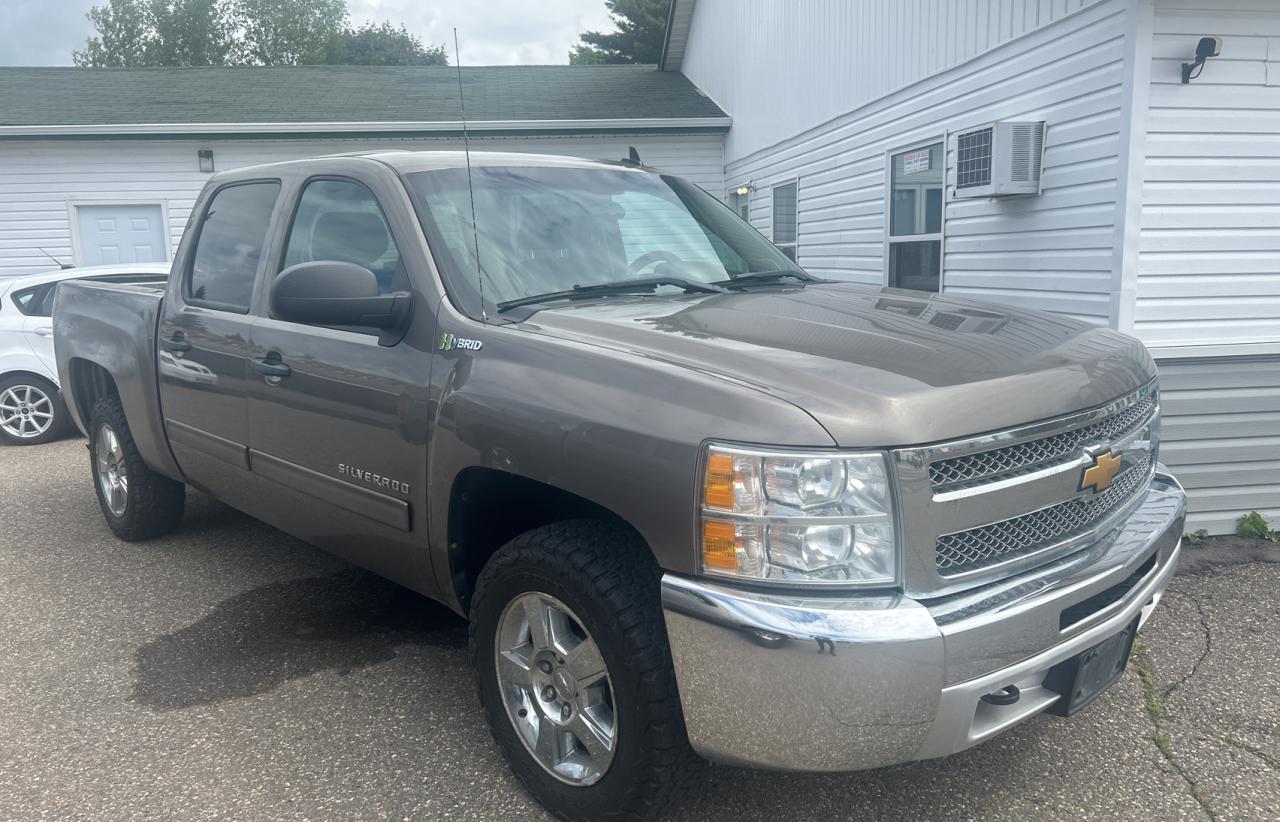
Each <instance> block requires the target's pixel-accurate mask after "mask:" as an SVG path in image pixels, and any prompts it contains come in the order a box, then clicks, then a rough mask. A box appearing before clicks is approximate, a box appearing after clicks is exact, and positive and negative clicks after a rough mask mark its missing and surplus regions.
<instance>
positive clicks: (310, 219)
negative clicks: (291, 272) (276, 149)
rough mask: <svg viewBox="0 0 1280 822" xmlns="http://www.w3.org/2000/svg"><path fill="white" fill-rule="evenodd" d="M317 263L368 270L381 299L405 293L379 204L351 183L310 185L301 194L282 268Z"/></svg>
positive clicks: (397, 255) (314, 181) (318, 181)
mask: <svg viewBox="0 0 1280 822" xmlns="http://www.w3.org/2000/svg"><path fill="white" fill-rule="evenodd" d="M320 260H335V261H338V262H344V263H355V264H356V265H358V266H361V267H363V268H367V269H369V270H370V271H372V272H373V275H374V276H375V277H377V278H378V290H379V291H381V292H382V293H383V294H387V293H390V292H392V291H395V290H398V289H403V288H407V287H408V285H407V283H406V282H405V278H404V274H403V271H402V268H401V266H400V252H399V250H398V249H397V248H396V241H395V239H393V238H392V236H391V229H390V228H388V227H387V220H386V218H385V217H383V216H382V209H381V208H379V207H378V201H377V200H376V199H375V198H374V196H373V192H371V191H370V190H369V189H367V188H365V187H364V186H363V185H361V184H360V183H357V182H355V181H353V180H312V181H311V182H309V183H307V187H306V188H304V189H303V190H302V197H301V199H299V200H298V210H297V212H296V213H295V214H294V217H293V225H292V226H291V227H290V229H289V239H288V243H287V245H286V246H285V254H284V263H283V266H282V267H283V268H288V267H290V266H294V265H297V264H298V263H310V262H317V261H320Z"/></svg>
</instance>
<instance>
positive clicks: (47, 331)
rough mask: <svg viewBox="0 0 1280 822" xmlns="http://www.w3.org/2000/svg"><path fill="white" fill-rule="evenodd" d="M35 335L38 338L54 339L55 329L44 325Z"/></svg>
mask: <svg viewBox="0 0 1280 822" xmlns="http://www.w3.org/2000/svg"><path fill="white" fill-rule="evenodd" d="M34 333H35V335H36V336H37V337H52V336H53V329H52V328H50V327H48V326H47V325H42V326H40V327H39V328H37V329H36V330H35V332H34Z"/></svg>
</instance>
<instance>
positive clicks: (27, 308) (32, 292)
mask: <svg viewBox="0 0 1280 822" xmlns="http://www.w3.org/2000/svg"><path fill="white" fill-rule="evenodd" d="M55 285H56V283H46V284H45V285H36V286H32V287H31V288H25V289H23V290H22V291H18V292H15V293H14V295H13V297H12V299H13V304H14V305H15V306H17V307H18V310H19V311H21V312H22V313H23V314H26V315H27V316H28V317H51V316H53V293H54V286H55ZM46 309H47V310H46Z"/></svg>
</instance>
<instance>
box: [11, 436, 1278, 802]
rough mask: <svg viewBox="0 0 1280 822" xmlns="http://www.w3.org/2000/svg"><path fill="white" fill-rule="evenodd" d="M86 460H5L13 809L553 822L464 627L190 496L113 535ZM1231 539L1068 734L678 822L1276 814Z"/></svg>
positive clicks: (65, 446)
mask: <svg viewBox="0 0 1280 822" xmlns="http://www.w3.org/2000/svg"><path fill="white" fill-rule="evenodd" d="M87 463H88V460H87V456H86V452H85V447H84V443H83V441H82V440H78V439H72V440H65V441H62V442H57V443H53V444H51V445H47V446H41V447H35V448H24V449H19V448H4V447H2V446H0V819H24V820H25V819H46V818H48V819H53V818H57V819H66V818H93V819H112V820H123V819H160V818H182V819H202V818H237V819H254V820H258V819H355V818H359V819H369V818H396V819H541V818H545V817H544V816H543V815H542V814H541V812H540V810H539V809H538V807H537V806H536V805H535V804H534V803H533V802H532V801H531V800H530V799H529V798H528V796H526V794H525V793H524V792H523V791H522V789H521V788H520V786H519V785H518V784H517V783H516V782H515V780H514V779H513V778H512V777H511V776H509V775H508V772H507V770H506V768H505V766H504V765H503V763H502V760H501V759H500V757H499V755H498V752H497V750H496V748H495V747H494V745H493V743H492V742H491V740H490V738H489V735H488V731H487V729H486V728H485V726H484V722H483V719H482V717H481V713H480V709H479V706H478V704H477V701H476V699H475V696H474V693H473V687H472V675H471V670H470V666H469V664H468V661H467V650H466V630H465V626H464V624H463V623H462V622H461V621H460V620H459V619H457V618H456V617H454V616H453V615H452V614H451V613H449V612H448V611H446V610H445V609H443V608H441V607H439V606H435V605H433V604H431V603H429V602H426V601H423V600H422V599H420V598H418V597H416V596H414V595H412V594H409V593H407V592H405V591H403V590H402V589H398V588H397V587H396V586H394V585H392V584H390V583H387V582H384V581H382V580H380V579H379V578H377V577H375V576H373V575H371V574H368V573H365V572H363V571H361V570H358V569H356V568H353V567H352V566H350V565H348V564H346V563H344V562H342V561H340V560H337V559H334V558H332V557H330V556H328V555H326V554H323V553H321V552H320V551H318V550H315V549H313V548H310V547H308V546H306V545H304V544H302V543H299V542H297V541H296V540H293V539H290V538H289V537H286V536H285V535H283V534H281V533H279V532H278V531H274V530H272V529H270V528H268V527H266V526H263V525H261V524H259V523H257V522H255V521H253V520H251V519H249V518H247V517H245V516H242V515H240V514H238V513H236V512H234V511H231V510H229V509H227V508H226V507H224V506H221V505H219V504H217V503H214V502H212V501H210V500H208V499H206V498H203V497H200V496H198V495H194V494H193V495H192V496H191V497H190V498H189V506H188V513H187V517H186V521H185V524H184V527H183V529H182V530H181V531H180V532H178V533H177V534H174V535H172V536H170V537H167V538H165V539H161V540H156V541H154V542H149V543H142V544H133V545H131V544H127V543H123V542H118V541H116V540H115V539H114V538H113V537H112V536H111V535H110V533H109V532H108V530H107V529H106V527H105V526H104V525H103V524H102V522H101V515H100V514H99V512H98V509H97V504H96V502H95V501H94V498H93V493H92V491H91V488H90V485H89V477H88V468H87ZM1194 550H1198V549H1193V551H1194ZM1212 550H1213V551H1216V554H1211V553H1209V552H1201V553H1192V555H1191V558H1192V561H1191V562H1189V563H1187V564H1186V568H1187V570H1189V571H1191V572H1192V573H1184V574H1182V575H1180V576H1179V577H1177V578H1176V580H1175V582H1174V585H1173V587H1172V589H1171V593H1170V594H1169V595H1168V597H1166V599H1165V603H1164V606H1163V608H1162V609H1161V610H1160V611H1159V612H1158V615H1157V616H1156V617H1154V618H1153V619H1152V621H1151V623H1150V624H1149V625H1148V626H1147V627H1146V628H1145V629H1144V631H1143V633H1142V635H1141V642H1142V650H1141V652H1140V654H1139V656H1138V658H1137V660H1136V661H1135V663H1134V664H1133V665H1131V666H1130V670H1129V671H1128V672H1127V673H1126V675H1125V676H1124V678H1123V679H1122V680H1121V682H1120V683H1119V684H1118V685H1117V686H1116V687H1115V688H1113V689H1112V690H1111V691H1110V692H1109V693H1107V694H1106V695H1105V696H1104V697H1103V698H1102V699H1101V700H1100V701H1099V702H1097V703H1095V704H1094V705H1093V706H1092V707H1090V708H1089V709H1088V710H1086V711H1085V712H1084V713H1083V714H1081V715H1080V716H1078V717H1076V718H1074V719H1071V720H1061V719H1052V718H1038V719H1035V720H1032V721H1031V722H1029V723H1027V724H1025V725H1023V726H1021V727H1020V728H1018V729H1015V730H1014V731H1013V732H1011V733H1009V734H1006V735H1005V736H1003V737H1000V738H998V739H996V740H994V741H993V742H990V743H988V744H986V745H983V746H980V747H978V748H976V749H973V750H971V751H968V752H966V753H963V754H960V755H957V756H954V757H951V758H948V759H945V760H940V761H934V762H927V763H917V764H914V765H909V766H903V767H897V768H891V769H887V770H882V771H874V772H867V773H859V774H841V775H835V776H799V775H788V774H769V773H756V772H751V771H744V770H738V769H733V768H724V767H713V768H708V769H706V771H705V773H703V774H702V775H701V776H700V777H699V779H698V780H697V782H696V785H695V790H693V791H692V792H691V793H690V795H689V796H687V797H686V798H685V799H684V801H683V802H682V804H681V806H680V809H679V816H680V817H681V818H687V819H698V820H720V819H723V820H752V819H780V818H783V819H787V820H791V821H794V820H807V819H841V818H848V819H855V818H856V819H886V820H889V819H892V820H901V819H945V820H952V819H954V820H961V819H1030V818H1036V819H1073V820H1074V819H1104V818H1105V819H1117V818H1126V819H1137V818H1143V819H1205V818H1216V819H1275V818H1277V817H1280V639H1278V638H1277V636H1278V632H1277V626H1278V625H1280V564H1276V563H1277V561H1278V560H1280V555H1278V553H1277V552H1276V551H1273V550H1263V549H1256V548H1249V549H1248V550H1246V549H1245V546H1235V545H1232V544H1229V543H1228V544H1223V545H1220V546H1218V547H1217V548H1215V549H1212ZM1223 560H1230V561H1231V562H1224V561H1223ZM1232 563H1234V564H1232Z"/></svg>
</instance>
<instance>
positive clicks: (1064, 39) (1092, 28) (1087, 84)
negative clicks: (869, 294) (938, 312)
mask: <svg viewBox="0 0 1280 822" xmlns="http://www.w3.org/2000/svg"><path fill="white" fill-rule="evenodd" d="M707 5H708V6H709V7H710V8H712V9H714V8H716V3H714V2H712V3H708V4H707ZM804 8H809V6H805V7H804ZM703 13H704V12H703V5H702V3H699V5H698V7H697V11H695V21H694V34H695V36H696V35H697V26H698V25H699V20H698V15H701V14H703ZM798 16H799V17H801V18H803V19H807V17H808V16H807V15H798ZM749 17H750V15H746V14H744V15H742V18H743V19H748V18H749ZM767 23H768V20H767V19H766V20H762V21H761V22H760V25H761V26H765V25H766V24H767ZM738 25H742V24H741V23H739V24H738ZM845 25H846V26H847V24H845ZM847 30H848V29H846V31H847ZM1125 30H1126V14H1125V9H1124V5H1123V4H1122V3H1120V2H1102V3H1096V4H1093V5H1089V6H1087V7H1085V8H1084V9H1083V10H1082V11H1078V12H1076V13H1074V14H1070V15H1066V16H1062V17H1058V18H1055V19H1054V20H1053V21H1052V22H1050V23H1049V24H1048V25H1044V26H1041V27H1039V28H1037V29H1035V30H1034V31H1032V32H1031V33H1029V34H1025V35H1022V36H1016V37H1015V39H1012V40H1011V41H1009V42H1006V43H1005V44H1004V45H1001V46H998V47H997V48H995V49H992V50H989V51H986V52H985V53H983V54H982V55H980V56H978V57H976V58H973V59H970V60H968V61H967V62H965V63H963V64H962V65H958V66H955V67H954V68H950V69H946V70H943V71H941V72H940V73H938V74H936V75H934V76H931V77H928V78H927V79H924V80H921V81H919V82H916V83H913V84H911V85H910V86H908V87H906V88H903V89H901V90H898V91H896V92H894V93H892V94H890V95H888V96H885V97H882V98H881V99H878V100H876V101H874V102H872V103H870V104H868V105H864V106H862V107H860V108H856V109H854V110H852V111H846V112H845V113H843V114H841V115H840V116H837V117H835V118H834V119H831V120H829V121H827V122H824V123H822V124H821V125H819V126H817V127H814V128H809V129H806V130H801V131H799V133H795V132H793V133H792V136H790V138H789V139H786V140H783V141H782V142H780V143H778V144H777V145H772V146H769V147H768V148H765V149H762V150H759V151H755V152H753V153H750V154H747V155H745V156H744V155H740V154H736V153H733V146H734V145H740V144H741V143H740V142H739V143H734V137H733V135H734V133H736V132H738V130H739V129H740V128H743V127H744V125H743V124H744V121H743V118H742V117H741V116H740V114H739V112H738V111H737V110H735V109H734V107H733V106H732V105H726V104H725V103H724V101H720V102H721V104H722V105H726V107H727V108H728V110H729V112H730V114H731V115H732V116H733V117H734V127H733V130H732V131H731V132H730V137H729V143H728V144H727V147H726V154H727V156H728V162H727V166H726V177H725V179H726V182H727V183H728V184H729V185H730V186H737V185H739V184H743V183H749V184H750V185H751V186H753V188H754V190H753V192H752V194H751V220H752V222H753V223H754V224H755V225H756V227H757V228H759V229H760V230H761V231H762V232H764V234H765V235H766V236H770V234H771V231H770V229H771V226H770V225H769V220H770V214H771V211H772V209H771V208H770V199H769V198H770V189H771V187H772V186H773V185H776V184H777V183H780V182H785V181H787V180H790V179H797V180H798V200H799V202H798V209H799V223H800V236H799V253H800V262H801V264H802V265H803V266H805V268H807V269H808V270H810V271H813V272H814V273H816V274H820V275H824V276H830V277H834V278H839V279H849V280H857V281H862V282H869V283H881V282H884V280H885V259H884V254H885V249H884V242H885V188H886V178H887V169H886V158H887V155H888V153H889V152H892V151H896V150H900V149H902V148H904V147H907V146H909V145H912V144H915V143H919V142H923V141H925V140H927V139H930V138H933V137H941V136H942V135H943V133H944V132H947V133H954V132H955V131H957V130H960V129H963V128H967V127H971V126H977V125H982V124H985V123H987V122H990V121H992V120H997V119H1031V120H1045V121H1047V123H1048V129H1047V134H1046V148H1045V155H1044V172H1043V176H1042V179H1043V193H1042V194H1041V195H1040V196H1035V197H1020V198H1008V199H1003V200H1002V199H983V200H977V199H974V200H955V201H950V202H948V203H947V204H946V208H945V221H944V226H943V231H944V235H945V236H944V262H943V266H944V272H943V286H944V290H945V291H946V292H948V293H960V294H966V295H972V296H975V297H981V298H988V299H993V300H997V301H1001V302H1006V303H1011V304H1016V305H1019V306H1023V307H1028V308H1037V309H1044V310H1048V311H1055V312H1058V313H1061V314H1065V315H1070V316H1074V317H1079V318H1083V319H1085V320H1087V321H1090V322H1093V323H1096V324H1100V325H1106V324H1109V323H1112V322H1114V320H1113V314H1114V311H1113V304H1114V303H1115V301H1116V293H1115V292H1116V291H1117V290H1118V288H1119V285H1118V283H1119V277H1118V275H1117V274H1116V273H1115V268H1116V263H1115V261H1114V254H1113V247H1114V240H1115V236H1116V233H1117V213H1118V212H1117V196H1118V194H1117V191H1118V183H1117V179H1118V176H1119V175H1120V174H1121V163H1120V158H1119V151H1120V145H1121V133H1122V130H1123V126H1124V117H1125V115H1124V72H1125V66H1124V57H1125V49H1126V40H1125V37H1126V35H1125ZM1010 36H1014V35H1013V34H1012V33H1011V35H1010ZM975 42H977V41H975ZM982 42H983V43H985V42H986V41H982ZM974 47H975V48H976V46H974ZM948 48H951V47H950V46H949V47H948ZM966 48H968V47H966ZM815 51H817V52H819V53H826V51H824V50H823V49H815ZM949 53H951V54H953V55H955V54H963V53H965V50H964V49H952V51H951V52H949ZM695 54H696V50H694V49H692V48H691V49H690V52H689V53H688V54H686V56H685V62H684V65H685V66H686V67H687V68H688V70H690V71H693V69H692V68H689V67H691V66H692V65H694V64H695V63H696V61H695V60H694V57H695ZM909 57H910V55H905V56H904V58H903V59H908V58H909ZM938 59H941V58H938ZM766 62H767V63H768V64H769V65H776V64H777V61H766ZM924 65H926V64H921V66H922V68H921V70H923V66H924ZM821 73H822V74H825V73H830V72H821ZM893 76H895V77H898V76H901V77H906V76H910V73H909V72H908V73H905V74H901V75H893ZM691 79H693V80H694V82H695V83H697V84H699V86H701V87H704V88H706V86H705V85H704V82H705V81H704V79H703V78H702V77H700V76H698V75H697V74H692V75H691ZM886 82H887V81H886ZM868 93H870V92H868ZM713 94H714V92H713ZM779 102H780V104H781V101H779ZM778 119H779V120H784V119H785V118H783V117H779V118H778ZM746 127H747V128H750V118H749V117H748V119H747V125H746ZM953 161H954V158H953V157H951V156H950V153H948V160H947V165H948V168H947V179H948V181H949V182H950V181H952V180H953V179H954V169H953V167H952V166H953Z"/></svg>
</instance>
